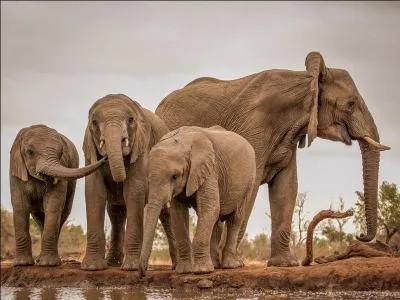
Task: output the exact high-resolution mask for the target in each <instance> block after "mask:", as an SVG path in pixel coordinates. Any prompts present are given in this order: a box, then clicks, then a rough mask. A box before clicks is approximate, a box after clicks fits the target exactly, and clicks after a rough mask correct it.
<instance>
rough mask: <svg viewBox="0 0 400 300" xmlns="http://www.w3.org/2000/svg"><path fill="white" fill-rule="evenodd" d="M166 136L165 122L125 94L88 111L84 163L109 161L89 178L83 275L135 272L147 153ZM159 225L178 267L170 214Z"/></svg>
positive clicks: (115, 95) (163, 217) (144, 193)
mask: <svg viewBox="0 0 400 300" xmlns="http://www.w3.org/2000/svg"><path fill="white" fill-rule="evenodd" d="M167 132H168V128H167V127H166V126H165V124H164V122H163V121H161V119H159V118H158V117H157V116H156V115H155V114H154V113H152V112H151V111H149V110H147V109H145V108H143V107H141V106H140V104H139V103H137V102H136V101H133V100H132V99H130V98H129V97H127V96H126V95H123V94H111V95H107V96H105V97H103V98H101V99H99V100H97V101H96V102H95V103H94V104H93V105H92V107H91V108H90V111H89V122H88V125H87V127H86V133H85V140H84V143H83V150H84V153H85V158H86V163H87V164H89V163H95V162H96V161H97V160H98V159H100V158H101V157H104V156H106V155H107V156H108V159H109V161H108V163H107V164H105V165H104V166H103V167H102V168H100V169H99V170H98V171H97V172H95V173H93V174H91V175H90V176H88V177H86V186H85V198H86V216H87V246H86V255H85V257H84V259H83V261H82V265H81V268H82V269H85V270H100V269H104V268H105V267H106V264H109V265H120V264H121V263H122V269H124V270H137V268H138V266H139V257H140V251H141V246H142V238H143V236H142V235H143V210H144V205H145V200H146V195H147V156H148V151H149V149H150V147H152V146H153V145H154V144H155V143H157V142H158V140H159V139H160V138H161V137H162V136H163V135H164V134H166V133H167ZM106 205H107V212H108V215H109V217H110V221H111V247H110V250H109V252H108V253H107V262H106V261H104V254H105V253H104V252H105V237H104V213H105V208H106ZM160 220H161V223H162V225H163V227H164V229H165V232H166V234H167V237H168V242H169V247H170V256H171V260H172V263H173V265H174V264H175V254H174V253H175V246H174V243H175V242H174V238H173V236H172V233H171V228H170V227H171V226H170V223H169V222H170V220H169V214H168V211H164V213H163V214H161V216H160ZM125 221H127V224H126V233H125ZM123 244H124V251H123V250H122V246H123ZM124 256H125V257H124Z"/></svg>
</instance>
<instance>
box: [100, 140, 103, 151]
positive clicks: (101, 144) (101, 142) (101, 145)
mask: <svg viewBox="0 0 400 300" xmlns="http://www.w3.org/2000/svg"><path fill="white" fill-rule="evenodd" d="M103 146H104V141H103V140H101V141H100V145H99V148H100V149H101V148H103Z"/></svg>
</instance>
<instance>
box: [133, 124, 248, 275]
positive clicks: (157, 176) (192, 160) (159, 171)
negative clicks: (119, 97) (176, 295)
mask: <svg viewBox="0 0 400 300" xmlns="http://www.w3.org/2000/svg"><path fill="white" fill-rule="evenodd" d="M255 170H256V166H255V154H254V150H253V148H252V146H251V145H250V144H249V143H248V142H247V141H246V139H244V138H243V137H241V136H240V135H238V134H236V133H234V132H231V131H227V130H225V129H223V128H222V127H220V126H214V127H212V128H200V127H186V126H184V127H181V128H179V129H177V130H175V131H172V132H170V133H168V134H167V135H165V136H164V137H163V138H162V139H161V141H160V142H159V143H158V144H156V145H155V146H154V147H153V148H152V149H151V151H150V154H149V167H148V180H149V199H148V204H147V206H146V208H147V211H146V217H145V220H146V222H145V226H144V227H145V231H144V241H143V249H142V254H141V258H140V259H141V265H140V266H141V267H140V273H141V274H143V273H144V271H145V270H146V269H147V264H148V260H149V256H150V252H151V247H152V244H153V239H154V233H155V229H156V224H157V219H158V216H159V214H160V211H161V210H162V208H163V207H165V206H167V207H169V206H171V208H170V212H171V218H172V228H173V232H174V236H175V238H176V243H177V249H178V260H177V265H176V272H178V273H189V272H194V273H208V272H212V271H213V270H214V265H215V266H218V267H219V265H220V264H219V261H218V255H217V254H216V253H213V255H211V250H210V247H212V248H213V249H216V248H217V245H218V241H217V240H216V238H215V236H214V237H213V238H212V234H213V230H214V229H216V228H217V227H218V221H219V220H223V221H225V222H226V224H227V239H226V243H225V246H224V248H223V251H222V261H221V267H222V268H238V267H241V266H243V262H242V261H241V260H240V259H239V258H238V256H237V246H238V236H239V232H240V230H241V229H245V226H246V224H247V220H248V218H249V216H250V213H251V210H252V208H253V207H252V203H251V202H250V200H251V199H250V197H251V196H252V193H253V189H254V188H255V186H254V179H255ZM189 207H193V208H194V209H195V210H196V212H197V216H198V221H197V227H196V233H195V236H194V238H193V243H191V242H190V239H189V227H188V226H189V213H188V210H189ZM243 226H244V227H243ZM211 240H213V243H214V245H212V246H211V244H210V242H211ZM192 247H193V249H192ZM211 256H213V257H211Z"/></svg>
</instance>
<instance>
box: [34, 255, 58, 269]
mask: <svg viewBox="0 0 400 300" xmlns="http://www.w3.org/2000/svg"><path fill="white" fill-rule="evenodd" d="M36 265H38V266H41V267H54V266H59V265H61V259H60V257H58V255H57V254H40V256H39V257H38V259H37V261H36Z"/></svg>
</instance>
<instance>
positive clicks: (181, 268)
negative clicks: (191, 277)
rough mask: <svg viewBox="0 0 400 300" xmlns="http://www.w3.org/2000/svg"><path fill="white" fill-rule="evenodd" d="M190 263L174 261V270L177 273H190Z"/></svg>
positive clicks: (191, 269)
mask: <svg viewBox="0 0 400 300" xmlns="http://www.w3.org/2000/svg"><path fill="white" fill-rule="evenodd" d="M192 271H193V268H192V263H191V262H190V261H178V262H177V263H176V267H175V272H176V273H179V274H186V273H192Z"/></svg>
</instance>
